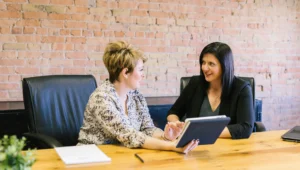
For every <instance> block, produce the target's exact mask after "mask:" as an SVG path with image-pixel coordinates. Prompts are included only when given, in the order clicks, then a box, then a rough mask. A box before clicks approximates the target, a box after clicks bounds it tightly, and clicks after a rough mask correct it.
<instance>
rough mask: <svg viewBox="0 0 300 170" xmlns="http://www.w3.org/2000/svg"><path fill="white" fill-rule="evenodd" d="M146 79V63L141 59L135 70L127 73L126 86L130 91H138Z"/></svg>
mask: <svg viewBox="0 0 300 170" xmlns="http://www.w3.org/2000/svg"><path fill="white" fill-rule="evenodd" d="M143 78H144V63H143V61H142V60H141V59H139V60H138V61H137V64H136V66H135V68H134V70H133V71H132V72H131V73H127V79H126V84H127V86H128V87H129V88H130V89H133V90H134V89H137V88H139V87H140V86H141V81H142V80H143Z"/></svg>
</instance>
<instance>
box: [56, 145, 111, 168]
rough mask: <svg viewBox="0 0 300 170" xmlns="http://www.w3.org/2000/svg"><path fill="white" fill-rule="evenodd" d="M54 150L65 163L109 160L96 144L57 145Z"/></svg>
mask: <svg viewBox="0 0 300 170" xmlns="http://www.w3.org/2000/svg"><path fill="white" fill-rule="evenodd" d="M55 150H56V152H57V154H58V155H59V157H60V158H61V159H62V160H63V162H64V163H65V164H67V165H69V164H83V163H97V162H110V161H111V158H109V157H108V156H106V155H105V153H103V152H102V151H101V150H100V149H99V148H98V147H97V146H96V145H80V146H67V147H58V148H55Z"/></svg>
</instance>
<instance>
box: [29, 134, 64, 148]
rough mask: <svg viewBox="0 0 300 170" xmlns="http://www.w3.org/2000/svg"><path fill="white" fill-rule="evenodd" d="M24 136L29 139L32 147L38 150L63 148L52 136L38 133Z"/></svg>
mask: <svg viewBox="0 0 300 170" xmlns="http://www.w3.org/2000/svg"><path fill="white" fill-rule="evenodd" d="M23 136H24V137H26V138H27V139H28V141H29V144H30V145H33V146H34V147H37V149H48V148H55V147H61V146H63V145H62V144H61V143H60V142H58V141H57V140H56V139H54V138H53V137H51V136H47V135H43V134H38V133H24V134H23Z"/></svg>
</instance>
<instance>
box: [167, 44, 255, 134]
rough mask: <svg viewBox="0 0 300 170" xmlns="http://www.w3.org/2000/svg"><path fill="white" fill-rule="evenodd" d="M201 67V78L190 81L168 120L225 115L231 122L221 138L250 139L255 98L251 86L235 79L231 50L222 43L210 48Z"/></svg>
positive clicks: (197, 77)
mask: <svg viewBox="0 0 300 170" xmlns="http://www.w3.org/2000/svg"><path fill="white" fill-rule="evenodd" d="M199 64H200V67H201V69H200V70H201V71H200V76H193V77H192V78H191V80H190V82H189V84H188V85H187V86H186V87H185V88H184V90H183V91H182V93H181V95H180V96H179V98H178V99H177V101H176V102H175V104H174V105H173V106H172V108H171V109H170V110H169V112H168V117H167V120H168V121H169V122H177V121H179V120H181V119H182V118H183V117H186V118H191V117H203V116H214V115H226V116H227V117H230V118H231V121H230V123H229V124H228V126H227V127H226V128H225V129H224V130H223V132H222V133H221V135H220V137H224V138H232V139H242V138H248V137H249V136H250V135H251V133H252V129H253V126H254V108H253V96H252V91H251V86H250V84H249V83H248V82H245V81H243V80H241V79H239V78H237V77H235V76H234V63H233V55H232V51H231V49H230V47H229V46H228V45H227V44H225V43H221V42H214V43H211V44H208V45H207V46H206V47H204V49H203V50H202V52H201V54H200V57H199Z"/></svg>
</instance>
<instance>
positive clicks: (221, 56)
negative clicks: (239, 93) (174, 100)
mask: <svg viewBox="0 0 300 170" xmlns="http://www.w3.org/2000/svg"><path fill="white" fill-rule="evenodd" d="M208 53H210V54H213V55H214V56H216V58H217V59H218V60H219V62H220V63H221V68H222V80H221V81H222V95H221V99H224V97H225V96H228V95H229V94H230V92H231V88H232V83H233V79H234V63H233V55H232V51H231V49H230V47H229V46H228V45H227V44H225V43H221V42H213V43H211V44H208V45H207V46H205V47H204V49H203V50H202V52H201V54H200V57H199V64H200V74H201V75H203V76H201V78H202V79H203V81H204V82H205V90H206V91H207V89H208V85H209V83H208V82H207V81H206V80H205V77H204V74H203V71H202V69H201V66H202V59H203V56H204V55H205V54H208Z"/></svg>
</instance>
